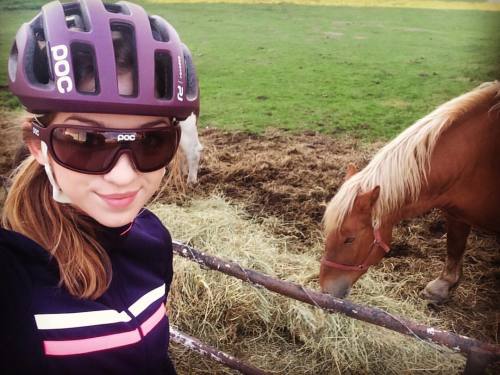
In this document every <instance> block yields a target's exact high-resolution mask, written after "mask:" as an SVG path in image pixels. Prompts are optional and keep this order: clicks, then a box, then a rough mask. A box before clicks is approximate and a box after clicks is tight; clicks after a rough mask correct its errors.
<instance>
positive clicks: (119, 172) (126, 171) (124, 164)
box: [104, 154, 138, 185]
mask: <svg viewBox="0 0 500 375" xmlns="http://www.w3.org/2000/svg"><path fill="white" fill-rule="evenodd" d="M137 173H138V172H137V170H136V169H135V167H134V164H133V163H132V160H130V156H129V155H127V154H122V155H120V157H119V158H118V160H117V161H116V164H115V165H114V167H113V169H111V170H110V171H109V172H108V173H106V174H105V175H104V179H105V180H106V181H109V182H112V183H113V184H115V185H129V184H130V183H131V182H132V181H133V180H134V179H136V178H137Z"/></svg>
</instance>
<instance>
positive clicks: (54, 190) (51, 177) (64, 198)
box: [41, 141, 71, 203]
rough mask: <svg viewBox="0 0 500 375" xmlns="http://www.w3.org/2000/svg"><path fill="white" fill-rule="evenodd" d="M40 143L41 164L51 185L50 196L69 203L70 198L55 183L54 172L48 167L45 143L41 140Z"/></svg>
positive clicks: (60, 201) (57, 200)
mask: <svg viewBox="0 0 500 375" xmlns="http://www.w3.org/2000/svg"><path fill="white" fill-rule="evenodd" d="M41 143H42V155H43V166H44V169H45V174H46V175H47V177H48V179H49V181H50V184H51V185H52V198H53V199H54V200H55V201H56V202H59V203H71V199H70V198H69V197H68V196H67V195H66V194H64V192H63V191H62V190H61V188H60V187H59V185H57V182H56V179H55V178H54V174H53V173H52V168H51V167H50V163H49V157H48V148H47V144H46V143H45V142H43V141H42V142H41Z"/></svg>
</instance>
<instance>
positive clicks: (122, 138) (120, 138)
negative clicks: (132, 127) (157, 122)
mask: <svg viewBox="0 0 500 375" xmlns="http://www.w3.org/2000/svg"><path fill="white" fill-rule="evenodd" d="M116 139H117V140H118V142H120V141H135V134H118V137H117V138H116Z"/></svg>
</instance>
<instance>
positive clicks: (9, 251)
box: [0, 228, 32, 321]
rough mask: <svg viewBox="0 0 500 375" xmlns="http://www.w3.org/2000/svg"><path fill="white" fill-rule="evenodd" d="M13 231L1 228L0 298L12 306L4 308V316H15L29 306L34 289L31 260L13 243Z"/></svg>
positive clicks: (2, 313)
mask: <svg viewBox="0 0 500 375" xmlns="http://www.w3.org/2000/svg"><path fill="white" fill-rule="evenodd" d="M12 233H15V232H11V231H6V230H5V229H2V228H0V298H1V300H2V301H8V305H9V307H10V308H8V309H5V308H4V309H2V312H1V315H2V316H3V315H6V314H7V315H11V316H15V314H16V313H18V312H19V311H21V310H22V309H24V308H27V307H28V306H29V298H30V297H29V296H30V293H31V290H32V281H31V278H30V276H29V271H28V264H29V261H30V260H29V258H27V257H26V256H25V254H23V250H24V249H21V248H20V247H18V246H16V245H15V244H14V243H12V238H11V236H12ZM16 234H17V235H19V234H18V233H16ZM22 306H24V307H22ZM2 321H4V320H3V318H2Z"/></svg>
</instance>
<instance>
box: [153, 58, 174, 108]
mask: <svg viewBox="0 0 500 375" xmlns="http://www.w3.org/2000/svg"><path fill="white" fill-rule="evenodd" d="M172 92H173V91H172V58H171V57H170V55H169V54H168V53H167V52H156V53H155V95H156V97H157V98H159V99H166V100H170V99H172Z"/></svg>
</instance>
